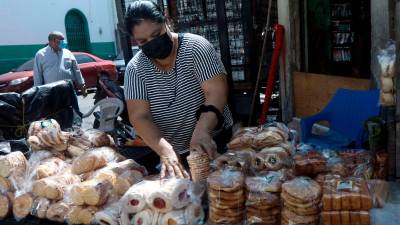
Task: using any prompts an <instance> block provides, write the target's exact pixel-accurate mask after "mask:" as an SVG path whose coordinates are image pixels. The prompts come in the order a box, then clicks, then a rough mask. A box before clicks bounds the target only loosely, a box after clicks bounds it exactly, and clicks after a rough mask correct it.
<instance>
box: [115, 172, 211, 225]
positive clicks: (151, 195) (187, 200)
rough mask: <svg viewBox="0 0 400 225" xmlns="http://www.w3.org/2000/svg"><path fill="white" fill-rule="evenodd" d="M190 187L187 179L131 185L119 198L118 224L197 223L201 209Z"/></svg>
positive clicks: (200, 219) (201, 214)
mask: <svg viewBox="0 0 400 225" xmlns="http://www.w3.org/2000/svg"><path fill="white" fill-rule="evenodd" d="M192 188H193V187H192V182H191V181H190V180H187V179H167V180H145V181H142V182H140V183H138V184H135V185H133V186H132V187H131V188H130V189H129V190H128V191H127V192H126V193H125V195H124V196H123V197H122V198H121V200H120V202H121V212H120V224H121V225H130V224H140V225H170V224H175V225H197V224H201V223H202V221H203V220H204V211H203V208H202V206H201V204H200V198H199V197H196V196H195V194H193V191H192Z"/></svg>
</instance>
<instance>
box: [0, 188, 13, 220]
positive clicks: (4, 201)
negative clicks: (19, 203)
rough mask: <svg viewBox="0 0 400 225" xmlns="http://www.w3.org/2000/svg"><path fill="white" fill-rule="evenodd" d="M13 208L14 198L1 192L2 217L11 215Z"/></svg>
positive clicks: (0, 215)
mask: <svg viewBox="0 0 400 225" xmlns="http://www.w3.org/2000/svg"><path fill="white" fill-rule="evenodd" d="M11 209H12V200H11V199H10V197H9V196H8V195H7V194H0V219H4V218H6V217H7V216H9V215H10V213H11Z"/></svg>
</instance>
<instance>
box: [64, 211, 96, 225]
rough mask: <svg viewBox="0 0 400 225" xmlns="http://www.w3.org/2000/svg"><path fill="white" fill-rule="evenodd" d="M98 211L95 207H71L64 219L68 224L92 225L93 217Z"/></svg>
mask: <svg viewBox="0 0 400 225" xmlns="http://www.w3.org/2000/svg"><path fill="white" fill-rule="evenodd" d="M98 211H99V209H98V208H97V207H95V206H87V207H85V206H71V208H70V210H69V211H68V213H67V215H66V217H65V219H66V221H67V222H68V224H84V225H89V224H93V223H94V221H95V220H94V215H95V214H96V213H97V212H98Z"/></svg>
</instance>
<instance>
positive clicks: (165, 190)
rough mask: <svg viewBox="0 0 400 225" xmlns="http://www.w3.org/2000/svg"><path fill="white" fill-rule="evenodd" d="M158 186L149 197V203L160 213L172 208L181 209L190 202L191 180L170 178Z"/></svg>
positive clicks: (147, 199) (147, 200)
mask: <svg viewBox="0 0 400 225" xmlns="http://www.w3.org/2000/svg"><path fill="white" fill-rule="evenodd" d="M158 187H159V188H157V189H156V190H155V191H154V192H153V193H151V194H150V195H149V196H148V197H147V198H146V202H147V205H148V206H149V207H150V208H151V209H153V210H155V211H158V212H160V213H166V212H169V211H171V210H172V209H181V208H183V207H185V206H187V205H188V204H189V203H190V196H189V194H188V191H189V188H190V181H189V180H186V179H168V180H163V181H161V183H158Z"/></svg>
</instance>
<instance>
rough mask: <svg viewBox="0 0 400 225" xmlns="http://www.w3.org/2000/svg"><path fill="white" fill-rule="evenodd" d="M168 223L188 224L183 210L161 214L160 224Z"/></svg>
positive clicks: (166, 224)
mask: <svg viewBox="0 0 400 225" xmlns="http://www.w3.org/2000/svg"><path fill="white" fill-rule="evenodd" d="M169 224H176V225H186V224H188V223H187V221H186V218H185V211H184V210H177V211H172V212H169V213H166V214H165V215H163V218H162V223H161V225H169Z"/></svg>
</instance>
